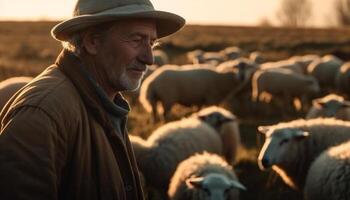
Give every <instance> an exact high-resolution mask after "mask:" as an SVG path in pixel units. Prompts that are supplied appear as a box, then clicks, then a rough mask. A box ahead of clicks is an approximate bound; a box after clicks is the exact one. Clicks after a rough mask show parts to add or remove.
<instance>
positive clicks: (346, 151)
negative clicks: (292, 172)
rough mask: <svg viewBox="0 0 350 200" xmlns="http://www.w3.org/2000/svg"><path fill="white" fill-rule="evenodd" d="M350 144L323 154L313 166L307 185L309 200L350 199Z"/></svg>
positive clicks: (341, 145)
mask: <svg viewBox="0 0 350 200" xmlns="http://www.w3.org/2000/svg"><path fill="white" fill-rule="evenodd" d="M349 187H350V142H346V143H343V144H340V145H338V146H335V147H332V148H330V149H328V150H327V151H325V152H323V153H322V154H321V155H320V156H319V157H318V158H317V159H316V160H315V161H314V162H313V163H312V165H311V167H310V170H309V173H308V175H307V178H306V184H305V189H304V193H305V198H306V199H308V200H345V199H350V190H349Z"/></svg>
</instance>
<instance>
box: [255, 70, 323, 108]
mask: <svg viewBox="0 0 350 200" xmlns="http://www.w3.org/2000/svg"><path fill="white" fill-rule="evenodd" d="M319 91H320V87H319V85H318V83H317V81H316V79H315V78H313V77H309V76H305V75H302V74H296V73H293V72H292V71H290V70H287V69H279V70H258V71H256V72H255V73H254V75H253V78H252V100H253V101H255V102H256V101H257V100H258V99H259V97H260V99H261V97H262V96H261V94H263V93H269V94H271V95H272V96H273V97H277V98H278V97H279V98H280V99H283V100H284V101H282V102H284V104H283V105H280V106H281V107H283V106H285V103H286V102H287V104H289V105H293V103H292V100H293V99H294V98H300V99H301V101H302V106H305V105H307V102H308V98H309V97H311V96H313V95H316V94H317V93H318V92H319Z"/></svg>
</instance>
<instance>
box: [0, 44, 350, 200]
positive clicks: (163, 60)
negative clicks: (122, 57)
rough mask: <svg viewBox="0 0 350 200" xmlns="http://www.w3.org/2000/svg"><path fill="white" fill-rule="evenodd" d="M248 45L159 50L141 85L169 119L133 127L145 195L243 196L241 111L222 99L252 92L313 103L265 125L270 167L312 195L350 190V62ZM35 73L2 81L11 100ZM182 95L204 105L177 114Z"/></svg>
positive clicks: (289, 102) (144, 96)
mask: <svg viewBox="0 0 350 200" xmlns="http://www.w3.org/2000/svg"><path fill="white" fill-rule="evenodd" d="M242 55H243V53H242V50H241V49H239V48H238V47H229V48H226V49H224V50H222V51H220V52H204V51H201V50H195V51H192V52H189V53H188V58H189V60H190V62H191V63H192V64H188V65H184V66H177V65H170V64H169V58H167V55H166V53H164V52H162V51H156V52H155V64H157V65H158V66H157V67H155V68H154V69H153V70H151V71H150V72H149V73H148V74H147V77H146V78H145V79H144V81H143V83H142V85H141V88H140V91H139V92H137V94H136V95H137V96H138V98H139V101H140V103H141V104H142V105H143V107H144V108H145V110H146V111H148V112H150V113H152V115H151V118H152V121H153V122H159V121H163V122H164V124H163V125H161V126H160V127H158V128H157V129H156V130H154V131H153V132H152V133H151V134H150V136H149V137H148V138H147V139H143V138H141V137H139V136H136V135H130V140H131V143H132V146H133V149H134V153H135V156H136V161H137V164H138V167H139V170H140V177H141V180H142V181H143V186H144V191H145V193H146V196H147V197H148V198H149V199H173V200H204V199H210V200H236V199H239V194H240V192H244V191H246V192H249V189H250V188H247V187H246V186H244V185H243V184H242V183H241V182H240V181H239V177H238V176H237V175H236V172H235V168H234V164H235V162H236V161H237V157H238V154H239V149H240V147H241V143H242V141H241V136H240V128H239V123H238V117H237V116H236V115H234V114H233V113H234V112H235V110H234V109H233V110H231V111H232V112H231V111H229V110H228V109H225V108H223V107H222V106H223V105H225V104H224V102H225V101H226V102H227V101H229V102H230V103H232V102H231V101H232V100H234V99H235V98H242V95H245V96H246V97H245V98H244V99H245V100H248V101H247V102H241V103H242V104H243V103H250V104H251V105H252V106H254V105H255V104H256V102H259V101H265V102H272V101H274V102H275V103H276V104H277V105H278V106H280V110H281V112H282V111H286V110H288V109H295V99H297V100H299V102H300V108H299V109H300V110H307V111H308V112H307V114H306V115H305V117H304V118H303V119H295V120H292V121H288V122H280V123H277V124H274V125H265V126H259V127H258V131H259V132H261V133H262V134H263V135H264V136H265V143H264V145H263V146H262V148H261V149H260V153H259V155H258V157H257V162H258V165H259V167H260V169H261V170H265V169H269V168H272V169H273V170H274V171H276V172H277V173H278V174H279V175H280V176H281V178H282V179H283V181H284V182H285V183H286V184H287V185H289V186H290V187H291V188H293V189H295V190H297V191H298V192H300V193H302V194H303V196H304V197H305V199H307V200H322V199H325V200H326V199H327V200H345V199H350V121H348V120H350V108H349V106H350V102H348V101H347V99H348V98H349V95H350V73H349V70H350V63H344V62H343V61H342V60H340V59H339V58H337V57H335V56H332V55H326V56H323V57H321V56H318V55H305V56H294V57H291V58H289V59H287V60H282V61H276V62H266V61H265V59H264V58H263V56H262V55H261V54H260V53H259V52H253V53H251V54H250V55H249V56H247V57H243V56H242ZM30 79H31V78H29V77H18V78H12V79H9V80H6V81H3V82H2V83H0V97H4V100H3V101H4V102H6V98H7V99H8V98H10V96H11V95H12V94H13V93H14V92H16V91H17V90H18V89H19V88H20V87H21V86H23V85H24V84H26V83H27V82H28V81H30ZM11 88H13V89H11ZM6 95H7V96H6ZM0 103H2V102H0ZM235 103H237V102H235ZM176 104H180V105H183V106H196V107H197V112H194V113H193V114H192V115H190V116H187V117H183V118H181V119H179V120H173V118H172V117H171V116H172V114H171V111H172V107H173V106H174V105H176ZM311 104H312V105H311ZM3 105H4V103H2V104H1V105H0V106H3ZM238 106H239V105H238ZM159 108H161V110H159ZM160 111H161V112H160ZM161 113H162V115H160V114H161ZM252 115H254V114H252Z"/></svg>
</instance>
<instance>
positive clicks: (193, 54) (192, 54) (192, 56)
mask: <svg viewBox="0 0 350 200" xmlns="http://www.w3.org/2000/svg"><path fill="white" fill-rule="evenodd" d="M203 53H204V51H203V50H201V49H195V50H193V51H189V52H187V53H186V56H187V59H188V61H189V62H190V63H193V64H199V63H200V61H199V57H200V56H201V55H202V54H203Z"/></svg>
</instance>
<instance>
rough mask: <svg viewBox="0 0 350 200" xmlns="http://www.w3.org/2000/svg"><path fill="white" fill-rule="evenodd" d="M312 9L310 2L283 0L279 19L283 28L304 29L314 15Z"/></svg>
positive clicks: (278, 15)
mask: <svg viewBox="0 0 350 200" xmlns="http://www.w3.org/2000/svg"><path fill="white" fill-rule="evenodd" d="M311 10H312V7H311V3H310V1H309V0H282V2H281V7H280V10H278V12H277V19H278V20H279V21H280V23H281V25H282V26H289V27H302V26H305V25H306V24H307V21H308V20H309V19H310V17H311V15H312V11H311Z"/></svg>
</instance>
